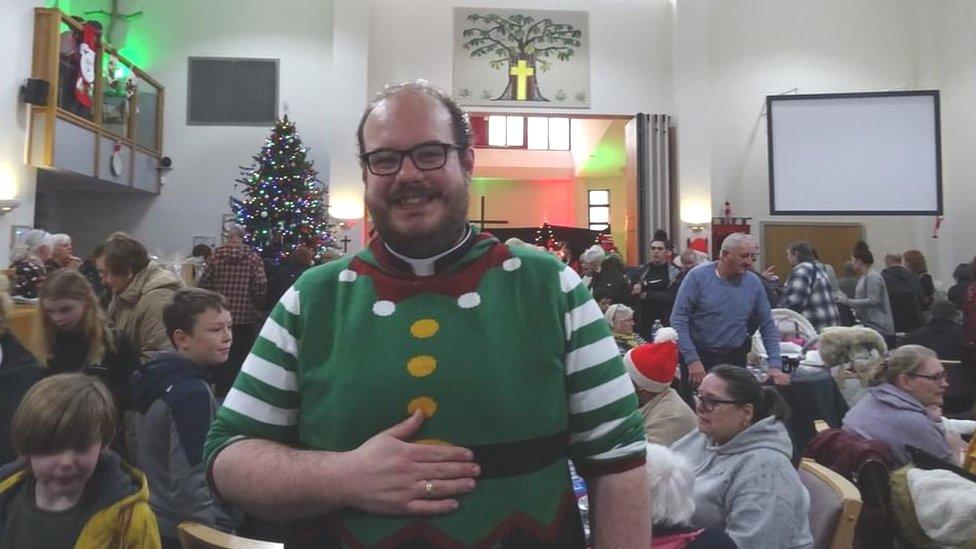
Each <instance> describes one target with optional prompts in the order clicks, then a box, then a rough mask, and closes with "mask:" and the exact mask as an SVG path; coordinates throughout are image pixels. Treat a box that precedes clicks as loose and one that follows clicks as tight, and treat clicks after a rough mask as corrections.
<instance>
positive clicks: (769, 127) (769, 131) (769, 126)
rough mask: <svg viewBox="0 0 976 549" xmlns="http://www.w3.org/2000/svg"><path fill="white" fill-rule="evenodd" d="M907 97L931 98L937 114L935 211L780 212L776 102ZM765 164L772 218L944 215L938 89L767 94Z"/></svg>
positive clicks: (940, 117)
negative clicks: (775, 155) (775, 146)
mask: <svg viewBox="0 0 976 549" xmlns="http://www.w3.org/2000/svg"><path fill="white" fill-rule="evenodd" d="M904 96H930V97H932V103H933V108H934V111H935V113H934V114H935V116H934V118H935V172H936V175H935V177H936V181H935V185H936V189H935V192H936V209H935V210H885V211H877V210H778V209H776V190H775V188H776V185H775V173H774V169H773V102H774V101H797V100H817V99H850V98H866V97H904ZM766 151H767V152H766V157H767V158H766V161H767V163H768V166H769V173H768V177H769V215H774V216H785V215H794V216H795V215H809V216H824V215H833V216H837V215H848V216H904V215H911V216H941V215H942V214H943V203H942V113H941V107H940V98H939V90H909V91H886V92H848V93H814V94H794V95H767V96H766Z"/></svg>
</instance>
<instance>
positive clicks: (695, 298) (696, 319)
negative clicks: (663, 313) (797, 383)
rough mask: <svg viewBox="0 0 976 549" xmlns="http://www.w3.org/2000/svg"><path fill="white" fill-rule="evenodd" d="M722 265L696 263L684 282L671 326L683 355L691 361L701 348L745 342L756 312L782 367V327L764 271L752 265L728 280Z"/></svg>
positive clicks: (768, 346) (771, 362)
mask: <svg viewBox="0 0 976 549" xmlns="http://www.w3.org/2000/svg"><path fill="white" fill-rule="evenodd" d="M717 267H718V262H717V261H713V262H710V263H704V264H702V265H699V266H698V267H695V268H694V269H692V270H691V271H690V272H689V273H688V274H687V275H686V276H685V279H684V281H683V282H682V283H681V287H680V288H678V296H677V298H676V299H675V302H674V309H673V310H672V312H671V327H672V328H674V329H675V330H677V332H678V347H679V348H680V349H681V356H682V357H684V359H685V362H686V363H688V364H690V363H692V362H695V361H696V360H698V359H699V358H698V349H722V350H731V349H736V348H739V347H742V345H743V344H745V342H746V339H747V338H748V337H749V336H750V334H749V332H748V329H747V326H748V322H749V319H750V318H751V317H753V316H754V317H755V318H756V319H758V321H759V330H760V332H761V333H762V339H763V344H764V345H765V346H766V350H767V351H768V354H769V365H770V366H772V367H774V368H779V367H780V366H781V365H782V358H781V357H780V351H779V330H777V329H776V323H775V322H773V316H772V314H771V313H770V308H769V300H768V299H767V298H766V289H765V288H764V287H763V284H762V281H761V280H759V275H757V274H756V273H754V272H752V271H749V272H746V273H745V274H744V275H742V276H737V277H734V278H732V279H731V280H725V279H723V278H722V277H720V276H718V272H717V270H716V268H717Z"/></svg>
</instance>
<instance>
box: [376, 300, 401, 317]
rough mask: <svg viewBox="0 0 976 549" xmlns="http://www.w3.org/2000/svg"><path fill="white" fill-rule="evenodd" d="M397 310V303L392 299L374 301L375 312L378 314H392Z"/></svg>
mask: <svg viewBox="0 0 976 549" xmlns="http://www.w3.org/2000/svg"><path fill="white" fill-rule="evenodd" d="M394 311H396V305H395V304H394V303H393V302H392V301H385V300H384V301H377V302H376V303H373V313H374V314H376V316H390V315H392V314H393V312H394Z"/></svg>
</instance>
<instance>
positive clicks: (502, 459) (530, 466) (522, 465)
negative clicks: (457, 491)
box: [466, 431, 569, 478]
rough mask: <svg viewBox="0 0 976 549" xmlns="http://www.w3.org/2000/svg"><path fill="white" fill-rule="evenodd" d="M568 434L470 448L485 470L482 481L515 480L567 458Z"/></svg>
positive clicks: (561, 432)
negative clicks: (516, 477)
mask: <svg viewBox="0 0 976 549" xmlns="http://www.w3.org/2000/svg"><path fill="white" fill-rule="evenodd" d="M568 445H569V434H568V433H567V432H566V431H560V432H558V433H555V434H552V435H548V436H544V437H539V438H532V439H528V440H519V441H515V442H502V443H498V444H481V445H475V446H466V448H468V449H469V450H471V451H472V452H474V461H475V463H477V464H478V465H479V466H480V467H481V475H480V476H479V477H478V478H500V477H514V476H517V475H524V474H526V473H531V472H532V471H537V470H539V469H542V468H543V467H546V466H548V465H551V464H552V463H553V462H555V461H556V460H557V459H559V458H561V457H563V456H565V455H566V448H567V446H568Z"/></svg>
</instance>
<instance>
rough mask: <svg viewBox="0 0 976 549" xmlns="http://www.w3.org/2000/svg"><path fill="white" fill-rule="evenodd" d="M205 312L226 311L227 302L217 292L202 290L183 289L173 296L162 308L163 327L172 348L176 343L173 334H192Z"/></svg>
mask: <svg viewBox="0 0 976 549" xmlns="http://www.w3.org/2000/svg"><path fill="white" fill-rule="evenodd" d="M207 310H214V311H217V312H220V311H226V310H228V309H227V300H226V299H224V296H222V295H220V294H218V293H217V292H212V291H210V290H204V289H203V288H183V289H180V290H177V291H176V293H175V294H173V299H172V301H170V302H169V303H167V304H166V306H165V307H163V325H164V326H166V335H167V336H169V340H170V341H171V342H172V343H173V346H174V347H175V346H176V342H175V341H173V332H175V331H176V330H183V332H184V333H187V334H188V333H190V332H192V331H193V326H195V325H196V323H197V317H198V316H200V314H202V313H203V312H204V311H207Z"/></svg>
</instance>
